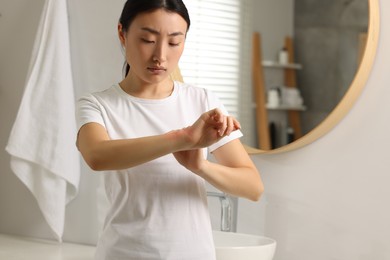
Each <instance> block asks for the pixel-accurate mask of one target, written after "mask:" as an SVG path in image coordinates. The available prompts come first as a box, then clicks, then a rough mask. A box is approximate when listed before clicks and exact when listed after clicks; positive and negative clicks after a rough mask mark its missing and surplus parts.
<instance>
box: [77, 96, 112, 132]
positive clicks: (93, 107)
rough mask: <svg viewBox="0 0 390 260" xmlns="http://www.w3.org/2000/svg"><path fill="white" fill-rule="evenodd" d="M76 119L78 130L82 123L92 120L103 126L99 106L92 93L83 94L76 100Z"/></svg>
mask: <svg viewBox="0 0 390 260" xmlns="http://www.w3.org/2000/svg"><path fill="white" fill-rule="evenodd" d="M76 121H77V129H78V130H80V128H81V127H82V126H83V125H85V124H87V123H92V122H94V123H98V124H101V125H102V126H105V124H104V120H103V117H102V110H101V107H100V105H99V102H98V101H97V99H96V98H95V97H94V96H93V95H88V96H84V97H82V98H80V99H79V100H78V101H77V103H76Z"/></svg>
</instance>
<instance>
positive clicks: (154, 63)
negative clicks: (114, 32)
mask: <svg viewBox="0 0 390 260" xmlns="http://www.w3.org/2000/svg"><path fill="white" fill-rule="evenodd" d="M118 30H119V38H120V40H121V42H122V45H123V46H124V47H125V50H126V60H127V63H128V64H130V72H129V74H131V75H132V76H136V77H138V78H139V79H140V80H141V81H143V82H145V83H151V84H156V83H159V82H162V81H163V80H165V79H167V78H168V76H169V75H170V74H171V72H172V71H173V70H174V69H175V68H176V67H177V64H178V62H179V59H180V57H181V55H182V53H183V50H184V42H185V37H186V32H187V23H186V21H185V20H184V19H183V18H182V17H181V16H180V15H179V14H177V13H173V12H167V11H165V10H163V9H158V10H156V11H153V12H150V13H142V14H139V15H137V16H136V18H135V19H134V20H133V22H132V23H131V25H130V28H129V29H128V31H127V32H124V33H122V26H121V25H120V24H119V26H118Z"/></svg>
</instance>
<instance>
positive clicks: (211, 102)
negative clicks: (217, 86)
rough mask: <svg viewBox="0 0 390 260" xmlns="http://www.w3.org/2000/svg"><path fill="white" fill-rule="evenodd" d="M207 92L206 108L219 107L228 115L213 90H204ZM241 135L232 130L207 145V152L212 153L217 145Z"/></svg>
mask: <svg viewBox="0 0 390 260" xmlns="http://www.w3.org/2000/svg"><path fill="white" fill-rule="evenodd" d="M206 94H207V103H208V110H211V109H214V108H219V109H220V110H221V111H222V113H224V114H225V115H229V112H228V111H227V110H226V108H225V106H224V105H223V104H222V102H221V101H220V99H219V98H218V97H217V95H215V94H214V93H213V92H211V91H209V90H206ZM242 136H243V134H242V132H241V131H240V130H236V131H234V132H232V133H231V134H230V135H229V136H226V137H224V138H222V139H221V140H219V141H218V142H216V143H215V144H213V145H211V146H210V147H209V152H210V153H212V152H213V151H215V150H216V149H218V148H219V147H221V146H223V145H225V144H227V143H229V142H230V141H233V140H235V139H238V138H241V137H242Z"/></svg>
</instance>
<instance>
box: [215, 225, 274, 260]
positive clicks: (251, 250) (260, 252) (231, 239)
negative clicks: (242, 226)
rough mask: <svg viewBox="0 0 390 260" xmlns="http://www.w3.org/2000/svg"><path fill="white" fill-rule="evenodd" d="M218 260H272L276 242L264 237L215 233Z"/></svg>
mask: <svg viewBox="0 0 390 260" xmlns="http://www.w3.org/2000/svg"><path fill="white" fill-rule="evenodd" d="M213 236H214V244H215V251H216V254H217V260H241V259H242V260H271V259H272V258H273V257H274V253H275V249H276V241H275V240H273V239H271V238H268V237H262V236H255V235H248V234H242V233H232V232H222V231H213Z"/></svg>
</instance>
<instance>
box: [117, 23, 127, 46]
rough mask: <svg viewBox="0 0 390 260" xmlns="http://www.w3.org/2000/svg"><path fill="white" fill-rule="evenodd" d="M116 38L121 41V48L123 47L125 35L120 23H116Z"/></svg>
mask: <svg viewBox="0 0 390 260" xmlns="http://www.w3.org/2000/svg"><path fill="white" fill-rule="evenodd" d="M118 37H119V40H120V41H121V44H122V46H125V38H126V37H125V33H124V32H123V26H122V24H121V23H118Z"/></svg>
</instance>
